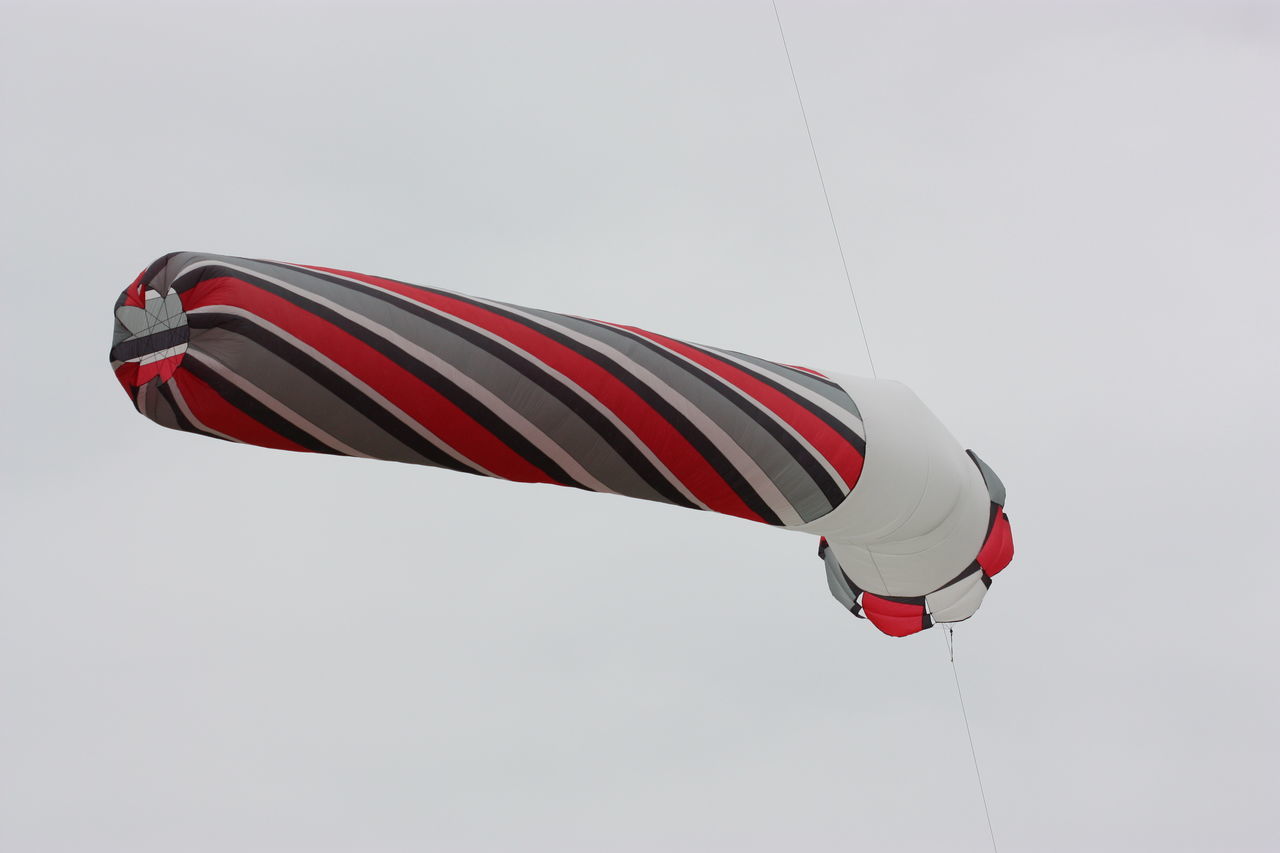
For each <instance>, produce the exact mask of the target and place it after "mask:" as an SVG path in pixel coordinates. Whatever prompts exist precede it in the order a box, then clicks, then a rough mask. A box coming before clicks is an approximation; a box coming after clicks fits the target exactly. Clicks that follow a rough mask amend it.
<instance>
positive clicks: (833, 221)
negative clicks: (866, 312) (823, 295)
mask: <svg viewBox="0 0 1280 853" xmlns="http://www.w3.org/2000/svg"><path fill="white" fill-rule="evenodd" d="M771 2H772V3H773V17H774V19H775V20H777V22H778V35H780V36H781V37H782V50H783V52H784V53H786V55H787V68H789V69H791V85H792V86H794V87H795V90H796V101H797V102H798V103H799V104H800V117H801V118H802V119H804V132H805V134H806V135H807V136H808V137H809V150H810V151H811V152H813V166H814V168H815V169H817V170H818V183H819V184H821V185H822V198H823V200H824V201H825V202H826V203H827V216H828V217H829V218H830V219H831V233H832V234H834V235H835V237H836V248H837V249H839V250H840V265H841V267H843V268H844V281H845V284H847V285H849V295H850V296H852V297H853V313H854V314H855V315H856V316H857V318H858V329H859V331H861V332H862V346H863V347H864V348H865V349H866V351H867V364H869V365H870V366H871V376H872V378H873V379H874V378H878V377H877V376H876V362H875V359H873V358H872V357H871V343H870V341H868V340H867V327H866V326H865V325H863V323H862V310H861V309H860V308H859V307H858V294H857V293H856V292H854V289H853V277H852V276H850V275H849V261H848V259H847V258H845V254H844V243H843V242H842V241H841V240H840V228H839V227H838V226H837V225H836V214H835V211H833V210H832V209H831V195H830V194H829V193H828V192H827V179H826V178H824V177H823V175H822V163H821V162H820V161H819V160H818V146H816V145H815V144H814V142H813V131H812V130H811V129H810V128H809V114H808V113H807V112H806V111H805V108H804V98H803V97H801V96H800V82H799V81H798V80H797V79H796V67H795V65H794V64H793V63H792V62H791V48H790V47H788V46H787V31H786V30H784V29H783V28H782V16H781V15H780V14H778V0H771Z"/></svg>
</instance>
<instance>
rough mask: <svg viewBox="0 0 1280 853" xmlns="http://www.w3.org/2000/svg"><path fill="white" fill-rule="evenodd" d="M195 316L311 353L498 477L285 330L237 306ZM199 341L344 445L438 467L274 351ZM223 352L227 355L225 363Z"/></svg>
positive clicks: (207, 338)
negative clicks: (225, 321) (215, 317)
mask: <svg viewBox="0 0 1280 853" xmlns="http://www.w3.org/2000/svg"><path fill="white" fill-rule="evenodd" d="M189 313H191V314H207V313H218V314H232V315H235V316H237V317H240V318H242V319H244V320H247V321H248V322H251V323H253V324H254V325H256V326H258V327H259V328H261V329H263V330H265V331H267V332H270V333H271V334H272V335H274V336H276V337H277V338H279V339H280V340H282V341H284V342H286V343H288V344H289V345H290V346H293V347H294V348H296V349H298V350H300V351H301V352H304V353H306V354H307V355H308V356H310V357H311V358H313V359H315V360H316V361H317V362H319V363H320V364H322V365H324V366H325V367H327V368H329V369H330V370H332V371H333V372H334V373H336V374H337V375H338V376H340V377H342V378H343V379H344V380H346V381H347V382H349V383H350V384H351V385H353V386H355V387H356V388H357V389H359V390H360V391H361V392H362V393H364V394H366V395H367V396H369V397H370V398H371V399H372V400H373V401H374V402H375V403H376V404H377V405H378V406H380V407H381V408H382V409H384V410H386V411H387V412H389V413H390V414H391V415H393V416H394V417H395V418H396V420H398V421H400V422H401V423H403V424H404V425H405V426H407V427H409V428H410V429H412V430H413V431H414V432H416V433H417V434H418V435H420V436H422V438H423V439H425V440H426V441H428V442H430V443H431V444H432V445H433V446H435V447H437V448H438V449H439V450H440V451H441V452H443V453H446V454H448V455H449V456H451V457H452V458H454V459H456V460H457V461H459V462H461V463H463V464H464V465H467V466H468V467H472V468H475V469H476V470H477V471H479V472H480V473H482V474H487V475H488V476H490V477H492V476H495V475H494V474H493V473H492V472H490V471H486V470H485V469H484V468H482V467H480V466H479V465H476V463H474V462H472V461H471V460H469V459H467V458H466V457H464V456H463V455H462V454H461V453H458V452H457V451H456V450H454V449H453V448H452V447H450V446H449V444H448V443H446V442H445V441H444V439H442V438H440V437H439V436H437V435H436V434H434V433H433V432H431V431H430V430H428V429H427V428H426V427H424V426H423V425H422V424H421V423H419V422H418V421H417V420H415V419H414V418H413V417H412V416H410V415H408V414H406V413H405V412H404V411H402V410H401V409H399V408H398V407H397V406H396V405H395V404H394V403H392V402H391V401H390V400H388V399H387V398H386V397H383V396H382V395H381V394H379V393H378V392H377V391H376V390H374V389H373V388H371V387H370V386H369V385H366V384H365V383H364V382H363V381H361V380H360V378H359V377H357V376H355V375H354V374H353V373H351V372H350V371H348V370H347V369H346V368H344V367H343V366H342V365H340V364H338V363H337V362H335V361H333V360H332V359H330V358H329V357H328V356H326V355H325V354H324V353H322V352H320V351H319V350H317V349H315V348H314V347H312V346H310V345H309V344H307V343H306V342H305V341H301V340H299V339H298V338H295V337H294V336H293V335H290V334H289V333H288V332H286V331H285V330H284V329H281V328H280V327H278V326H276V325H274V324H272V323H270V322H268V321H267V320H264V319H262V318H261V317H259V316H257V315H256V314H253V313H252V312H250V311H247V310H245V309H243V308H239V307H237V306H234V305H204V306H201V307H200V308H194V309H192V310H191V311H190V312H189ZM224 336H225V337H224ZM197 341H198V347H199V348H200V349H201V350H202V351H206V352H210V351H212V352H213V353H214V354H215V356H217V357H218V358H219V359H220V360H222V361H224V362H227V363H234V364H236V365H242V364H248V365H252V366H253V371H252V378H253V380H254V382H255V383H256V384H257V385H258V386H259V387H261V388H262V389H263V390H264V391H267V392H268V393H270V394H272V395H273V396H275V397H276V398H277V399H280V400H283V401H285V402H286V403H287V404H288V405H289V406H290V407H291V408H293V409H294V410H296V411H298V412H299V413H301V414H303V415H305V416H308V417H310V418H312V419H313V420H316V421H323V422H324V423H325V424H326V425H329V426H331V427H332V428H333V429H334V431H335V432H336V433H337V434H338V436H339V437H340V438H342V439H343V440H344V441H346V442H348V443H350V444H352V445H354V446H359V447H362V448H364V449H365V451H366V453H367V455H370V456H375V457H377V458H379V459H390V460H393V461H396V462H412V463H414V464H417V465H431V464H432V462H431V460H429V459H427V458H426V457H424V456H422V455H421V454H419V453H417V452H416V451H414V450H413V449H412V448H409V447H406V446H405V445H404V444H403V443H402V442H400V441H399V440H398V439H396V438H395V437H394V436H390V435H388V434H387V433H386V432H384V431H383V430H382V429H381V428H379V427H378V426H377V425H376V424H373V423H371V422H370V421H369V420H368V418H367V416H366V415H365V414H364V413H362V412H361V411H360V410H359V409H357V408H355V407H354V406H352V404H351V402H350V401H348V400H345V399H343V398H342V397H341V396H339V395H336V394H334V393H332V392H331V391H329V390H328V389H326V388H324V387H323V386H322V385H320V384H319V383H317V382H316V381H315V380H314V379H312V378H311V377H309V376H307V375H306V374H305V373H303V372H302V371H300V370H298V369H297V368H295V367H294V366H293V365H291V364H289V363H288V362H286V361H284V360H283V359H281V358H279V357H278V356H277V355H275V354H274V353H272V352H271V351H269V350H266V349H263V348H262V347H261V345H259V344H257V343H256V342H254V341H251V340H248V339H247V338H243V337H241V336H239V335H237V334H235V332H233V331H231V330H229V329H223V328H214V329H207V330H204V331H202V332H201V333H200V336H199V337H198V339H197ZM222 351H226V355H225V357H224V355H223V354H222ZM250 353H251V354H250ZM242 372H247V371H242Z"/></svg>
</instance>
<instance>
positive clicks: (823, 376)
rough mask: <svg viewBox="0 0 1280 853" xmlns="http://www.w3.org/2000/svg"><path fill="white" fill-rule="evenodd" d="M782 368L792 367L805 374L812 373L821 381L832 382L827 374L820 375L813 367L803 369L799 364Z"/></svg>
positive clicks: (786, 365)
mask: <svg viewBox="0 0 1280 853" xmlns="http://www.w3.org/2000/svg"><path fill="white" fill-rule="evenodd" d="M778 364H782V362H778ZM782 366H783V367H790V368H791V369H792V370H799V371H801V372H803V373H812V374H813V375H814V376H817V377H818V378H819V379H826V380H827V381H828V382H829V381H831V378H830V377H829V376H827V374H825V373H819V372H818V371H816V370H814V369H813V368H812V367H801V366H800V365H798V364H782Z"/></svg>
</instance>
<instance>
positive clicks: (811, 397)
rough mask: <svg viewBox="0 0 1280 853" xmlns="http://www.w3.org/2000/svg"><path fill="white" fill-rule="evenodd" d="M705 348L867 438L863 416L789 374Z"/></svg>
mask: <svg viewBox="0 0 1280 853" xmlns="http://www.w3.org/2000/svg"><path fill="white" fill-rule="evenodd" d="M704 349H709V350H711V351H712V352H714V353H715V354H716V355H718V356H721V357H723V358H725V359H727V360H729V361H732V362H733V363H734V364H737V365H739V366H740V367H742V368H743V369H745V370H748V371H750V372H752V373H755V374H757V375H759V374H762V373H763V374H764V375H766V376H768V377H769V378H770V379H772V380H773V381H775V382H778V383H779V384H782V385H785V386H786V387H787V389H788V390H790V391H791V392H792V393H794V394H797V395H799V396H801V397H804V398H805V399H806V400H808V401H809V402H811V403H814V404H816V405H817V406H819V407H821V408H822V409H824V410H826V411H827V413H829V414H831V415H834V416H835V417H836V418H838V419H839V420H840V421H842V422H843V423H844V424H845V425H846V426H848V427H849V428H850V429H851V430H853V432H854V433H855V434H856V435H857V436H858V437H859V438H861V439H862V440H863V441H866V440H867V428H866V426H864V425H863V423H862V418H860V417H858V416H857V415H855V414H854V413H853V412H851V411H849V410H848V409H845V408H842V407H841V406H840V405H839V404H838V403H836V402H834V401H832V400H829V399H827V398H826V397H824V396H823V395H822V394H819V393H818V392H817V391H814V390H812V389H810V388H806V387H805V386H804V385H801V384H800V383H799V382H796V381H794V380H792V379H788V378H787V376H786V375H785V374H783V373H781V372H778V373H774V372H773V371H771V370H765V369H764V368H762V367H761V366H760V365H758V364H753V363H752V362H750V361H747V360H745V359H741V358H738V357H737V356H735V355H734V354H733V353H731V352H729V351H728V350H722V349H712V348H711V347H704ZM761 360H762V361H763V360H764V359H761ZM779 366H780V367H785V365H779ZM823 378H825V377H823ZM827 381H828V382H830V381H833V380H830V379H828V380H827ZM836 384H837V385H839V384H840V383H838V382H837V383H836ZM840 390H842V391H844V393H845V394H846V395H848V396H849V399H851V400H852V399H853V395H852V394H849V392H848V390H846V389H845V388H844V387H843V386H840ZM854 405H855V406H856V405H857V401H856V400H855V401H854Z"/></svg>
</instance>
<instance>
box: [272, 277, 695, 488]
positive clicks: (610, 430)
mask: <svg viewBox="0 0 1280 853" xmlns="http://www.w3.org/2000/svg"><path fill="white" fill-rule="evenodd" d="M257 263H262V264H269V265H271V266H273V267H277V268H280V269H283V270H287V271H290V272H298V270H297V269H296V268H295V267H290V266H288V265H286V264H279V263H275V262H272V261H258V262H257ZM305 272H306V273H307V274H308V275H313V276H315V277H316V278H319V279H321V280H324V281H327V282H329V283H330V284H333V285H336V286H339V287H343V288H345V289H347V290H351V291H353V292H356V293H359V294H361V295H364V296H370V297H373V298H376V299H379V300H380V301H382V302H386V303H388V304H390V305H394V306H395V307H397V308H399V309H400V310H403V311H407V312H408V313H410V314H413V315H414V316H415V317H418V318H420V319H422V320H425V321H427V322H429V323H431V324H432V325H434V326H436V327H437V328H440V329H443V330H445V331H447V332H450V333H452V334H454V335H456V336H457V337H459V338H462V339H463V340H465V341H467V342H468V343H470V344H472V345H473V346H475V347H477V348H479V349H482V350H484V351H485V352H487V353H488V354H489V355H491V356H493V357H494V358H497V359H499V360H500V361H502V362H503V363H505V364H507V365H508V366H509V367H511V368H512V369H514V370H516V371H518V372H519V373H520V374H521V375H522V376H524V377H525V378H526V379H528V380H530V381H531V382H533V383H534V384H536V385H537V386H538V387H540V388H542V389H543V390H544V391H546V392H547V393H548V394H550V395H551V396H552V397H554V398H555V399H557V400H559V401H560V402H561V403H563V404H564V405H565V406H566V407H567V408H568V409H569V410H570V411H572V412H573V413H574V414H575V415H577V416H578V417H579V418H581V419H582V420H583V421H584V422H585V423H586V424H587V425H588V426H589V427H591V429H592V430H594V431H595V433H596V434H597V435H599V436H600V438H601V439H602V440H604V442H605V443H606V444H608V445H609V447H610V448H612V449H613V451H614V452H615V453H617V454H618V456H619V457H621V458H622V460H623V461H624V462H626V463H627V464H628V465H630V466H631V469H632V470H633V471H634V472H635V473H636V474H637V475H638V476H639V477H640V479H641V480H643V481H644V482H645V483H646V484H647V485H648V486H649V487H650V488H652V489H653V490H654V491H655V492H657V493H658V494H659V495H661V496H662V498H663V500H665V501H667V502H668V503H672V504H675V505H677V506H682V507H687V508H689V509H701V507H699V506H698V505H697V504H695V503H694V502H693V501H691V500H689V499H688V498H687V497H685V496H684V494H683V493H682V492H681V491H680V490H679V489H678V488H677V487H676V485H675V484H673V483H672V482H671V480H670V479H668V478H667V477H666V476H665V475H663V473H662V472H661V471H659V470H658V468H657V466H655V465H654V464H653V463H652V462H650V461H649V459H648V457H646V456H645V455H644V454H643V453H642V452H641V451H640V448H639V446H638V445H637V444H636V442H634V441H632V440H631V439H630V438H628V437H627V435H626V434H625V433H623V432H622V430H621V429H619V428H618V427H617V425H615V424H614V423H613V422H612V421H611V420H609V419H608V418H606V417H605V416H604V415H603V414H602V413H601V412H600V411H599V410H597V409H596V408H595V407H594V406H591V405H590V404H589V403H588V402H586V401H585V400H584V399H583V395H584V394H586V393H587V392H586V391H585V390H584V391H583V392H582V393H581V394H580V393H578V392H577V391H576V390H574V388H573V387H572V386H570V385H567V384H565V383H564V382H562V381H560V380H559V379H557V378H556V377H554V376H552V375H551V374H549V373H547V372H546V371H544V370H542V369H540V368H539V366H538V365H539V364H540V363H541V362H538V361H537V360H536V359H535V357H534V356H532V355H531V354H528V353H525V352H524V350H518V351H513V350H512V349H510V348H508V347H505V346H503V345H502V344H500V343H498V342H497V341H494V340H493V339H491V338H489V337H487V336H485V335H483V334H481V333H480V332H478V331H476V330H475V329H472V328H470V327H469V326H467V325H465V324H464V323H462V322H460V321H459V320H457V319H456V318H454V317H453V316H451V315H448V314H441V313H439V312H438V311H437V310H433V309H431V308H428V307H427V306H425V305H420V304H416V303H413V302H406V301H405V300H404V298H403V297H397V296H393V295H391V294H388V293H383V292H382V291H380V290H375V289H373V288H370V287H368V286H366V285H363V284H360V283H355V282H351V281H348V280H346V279H343V278H340V277H337V276H332V275H326V274H324V273H318V272H315V271H313V270H306V271H305Z"/></svg>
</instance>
